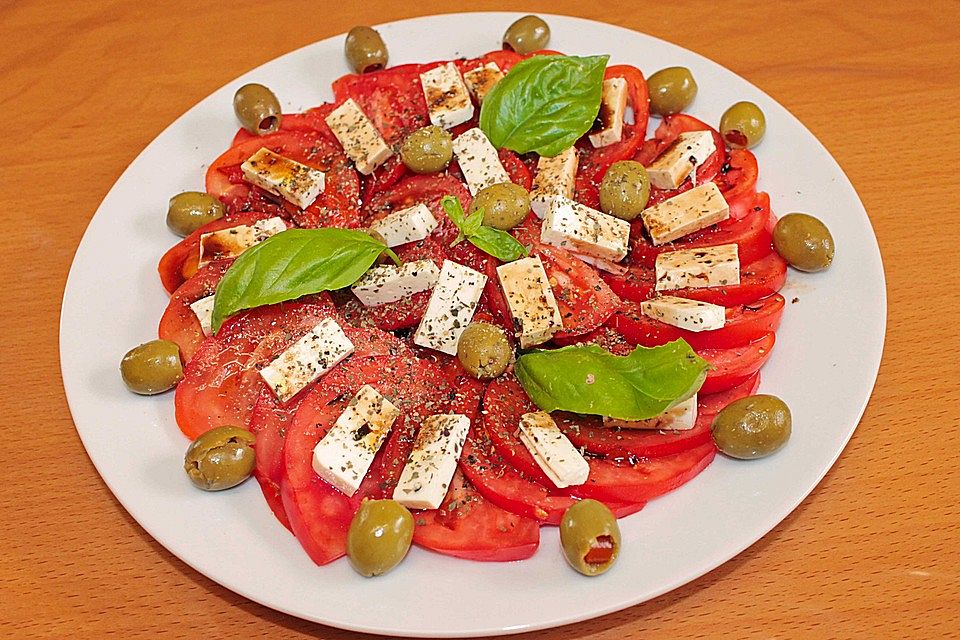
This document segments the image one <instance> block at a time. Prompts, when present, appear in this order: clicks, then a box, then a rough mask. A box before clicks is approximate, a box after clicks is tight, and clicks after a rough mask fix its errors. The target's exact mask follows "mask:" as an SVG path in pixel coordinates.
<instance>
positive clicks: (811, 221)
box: [773, 213, 835, 271]
mask: <svg viewBox="0 0 960 640" xmlns="http://www.w3.org/2000/svg"><path fill="white" fill-rule="evenodd" d="M773 246H774V247H775V248H776V250H777V253H779V254H780V256H781V257H782V258H783V259H784V260H786V261H787V262H789V263H790V266H792V267H793V268H794V269H799V270H800V271H823V270H824V269H826V268H827V267H829V266H830V264H831V263H832V262H833V253H834V250H835V248H834V245H833V236H832V235H830V230H829V229H827V225H825V224H823V223H822V222H820V221H819V220H818V219H816V218H814V217H813V216H810V215H807V214H805V213H788V214H787V215H785V216H783V217H782V218H780V219H779V220H778V221H777V225H776V226H775V227H774V228H773Z"/></svg>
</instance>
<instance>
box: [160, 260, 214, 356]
mask: <svg viewBox="0 0 960 640" xmlns="http://www.w3.org/2000/svg"><path fill="white" fill-rule="evenodd" d="M232 263H233V261H232V260H217V261H216V262H211V263H210V264H207V265H204V266H203V268H201V269H200V270H199V271H197V274H196V275H195V276H194V277H192V278H190V279H189V280H187V281H186V282H184V283H183V284H182V285H180V286H179V287H178V288H177V290H176V291H174V292H173V296H171V297H170V302H169V303H167V309H166V310H165V311H164V312H163V316H162V317H161V318H160V328H159V329H158V331H157V333H158V335H159V336H160V338H161V339H162V340H170V341H171V342H176V343H177V346H179V347H180V357H181V359H182V360H183V361H184V362H187V361H189V360H190V358H192V357H193V354H194V353H196V352H197V349H199V348H200V344H201V343H202V342H203V341H204V340H205V339H206V336H205V335H204V333H203V329H202V328H201V327H200V320H198V319H197V314H195V313H194V312H193V309H191V308H190V305H191V304H193V303H194V302H196V301H197V300H199V299H200V298H205V297H207V296H209V295H213V293H214V292H215V291H216V290H217V284H218V283H219V282H220V279H221V278H223V274H224V273H226V271H227V269H228V268H229V267H230V265H231V264H232Z"/></svg>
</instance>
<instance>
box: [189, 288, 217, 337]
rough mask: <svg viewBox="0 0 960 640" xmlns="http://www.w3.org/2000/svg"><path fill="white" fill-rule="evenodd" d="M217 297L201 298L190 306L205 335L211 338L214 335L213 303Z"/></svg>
mask: <svg viewBox="0 0 960 640" xmlns="http://www.w3.org/2000/svg"><path fill="white" fill-rule="evenodd" d="M214 298H216V296H207V297H206V298H200V299H199V300H197V301H196V302H194V303H192V304H191V305H190V309H191V310H192V311H193V315H195V316H197V320H199V321H200V328H201V329H203V335H205V336H209V335H211V334H212V333H213V301H214Z"/></svg>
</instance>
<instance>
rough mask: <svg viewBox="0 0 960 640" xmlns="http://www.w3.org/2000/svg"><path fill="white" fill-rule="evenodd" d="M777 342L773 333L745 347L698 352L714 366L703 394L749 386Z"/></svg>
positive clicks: (705, 383) (704, 385)
mask: <svg viewBox="0 0 960 640" xmlns="http://www.w3.org/2000/svg"><path fill="white" fill-rule="evenodd" d="M775 341H776V334H774V333H773V332H770V333H767V334H765V335H764V336H763V337H761V338H759V339H757V340H754V341H753V342H751V343H750V344H747V345H744V346H742V347H733V348H730V349H699V350H697V354H698V355H699V356H700V357H701V358H703V359H704V360H706V361H707V362H709V363H710V367H711V369H710V371H709V372H708V373H707V379H706V380H705V381H704V383H703V386H702V387H701V388H700V392H701V393H718V392H721V391H726V390H727V389H732V388H733V387H736V386H737V385H740V384H743V383H745V382H746V381H747V380H749V379H750V378H751V377H752V376H753V375H754V374H755V373H756V372H757V371H759V370H760V367H762V366H763V365H764V364H766V362H767V360H769V359H770V354H771V353H772V352H773V345H774V342H775Z"/></svg>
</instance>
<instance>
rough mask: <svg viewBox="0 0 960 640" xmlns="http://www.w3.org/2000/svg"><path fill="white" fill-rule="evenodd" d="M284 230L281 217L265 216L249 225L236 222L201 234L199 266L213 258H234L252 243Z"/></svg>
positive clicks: (211, 260)
mask: <svg viewBox="0 0 960 640" xmlns="http://www.w3.org/2000/svg"><path fill="white" fill-rule="evenodd" d="M286 230H287V223H286V222H284V221H283V218H267V219H266V220H258V221H256V222H254V223H253V224H250V225H247V224H238V225H237V226H235V227H228V228H226V229H219V230H217V231H211V232H209V233H204V234H201V236H200V262H199V266H201V267H202V266H203V265H205V264H207V263H210V262H213V261H214V260H223V259H224V258H236V257H237V256H239V255H240V254H241V253H243V252H244V251H246V250H247V249H249V248H250V247H252V246H253V245H255V244H257V243H260V242H263V241H264V240H266V239H267V238H269V237H270V236H274V235H276V234H278V233H280V232H281V231H286Z"/></svg>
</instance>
